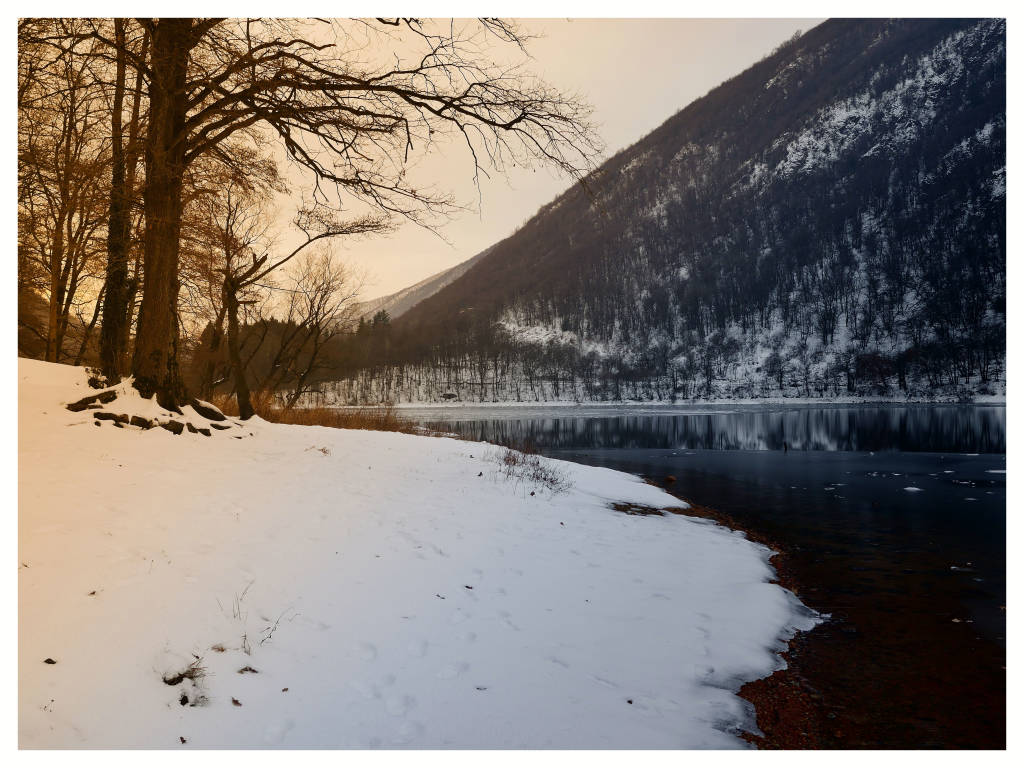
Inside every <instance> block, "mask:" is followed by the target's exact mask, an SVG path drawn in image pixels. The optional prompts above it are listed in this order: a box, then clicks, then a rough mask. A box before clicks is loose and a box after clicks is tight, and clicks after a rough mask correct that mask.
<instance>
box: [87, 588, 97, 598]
mask: <svg viewBox="0 0 1024 768" xmlns="http://www.w3.org/2000/svg"><path fill="white" fill-rule="evenodd" d="M95 595H96V590H95V589H94V590H93V591H92V592H90V593H89V594H88V595H86V597H93V596H95Z"/></svg>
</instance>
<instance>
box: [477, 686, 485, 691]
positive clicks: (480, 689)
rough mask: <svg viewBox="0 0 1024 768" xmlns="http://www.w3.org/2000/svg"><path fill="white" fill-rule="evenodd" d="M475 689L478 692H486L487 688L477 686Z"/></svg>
mask: <svg viewBox="0 0 1024 768" xmlns="http://www.w3.org/2000/svg"><path fill="white" fill-rule="evenodd" d="M476 689H477V690H478V691H486V690H487V686H486V685H478V686H477V687H476Z"/></svg>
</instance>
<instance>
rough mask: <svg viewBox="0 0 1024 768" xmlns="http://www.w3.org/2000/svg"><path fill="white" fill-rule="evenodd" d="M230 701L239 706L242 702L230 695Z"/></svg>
mask: <svg viewBox="0 0 1024 768" xmlns="http://www.w3.org/2000/svg"><path fill="white" fill-rule="evenodd" d="M231 703H232V704H234V705H235V706H236V707H240V706H242V702H240V701H239V700H238V699H236V698H235V697H234V696H232V697H231Z"/></svg>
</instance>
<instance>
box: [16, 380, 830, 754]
mask: <svg viewBox="0 0 1024 768" xmlns="http://www.w3.org/2000/svg"><path fill="white" fill-rule="evenodd" d="M18 373H19V533H18V535H19V542H18V546H19V569H18V576H19V579H18V582H19V629H18V632H19V657H18V676H19V682H18V685H19V690H18V696H19V723H18V727H19V742H20V744H21V746H22V747H143V746H145V747H164V748H170V747H175V748H181V749H187V748H192V747H213V746H232V747H259V746H274V747H277V746H283V747H321V746H326V747H375V746H380V747H397V746H403V747H445V746H448V747H483V748H486V747H577V748H606V747H636V748H645V747H661V748H678V747H710V748H726V747H740V746H743V745H744V742H743V741H742V740H741V739H740V738H738V736H737V735H736V733H737V731H738V730H740V729H744V728H746V729H749V728H752V727H753V724H752V722H751V720H750V717H751V712H750V709H749V707H748V705H746V704H745V702H743V701H742V700H741V699H739V698H738V697H737V696H736V695H735V693H734V692H735V691H736V690H737V689H738V687H739V685H740V684H741V682H742V681H746V680H751V679H755V678H759V677H762V676H764V675H767V674H769V673H770V672H771V671H773V670H774V669H776V668H778V667H779V666H780V665H781V661H780V659H779V657H778V655H777V651H778V650H779V649H780V648H781V647H782V644H783V642H784V640H785V639H786V638H788V637H789V636H791V634H792V633H793V632H794V631H795V630H797V629H807V628H810V627H811V626H812V625H813V624H814V622H815V619H814V618H813V617H812V616H811V615H810V612H809V611H807V610H806V609H805V608H803V606H801V605H800V604H799V602H798V601H797V600H796V598H794V597H793V596H792V595H791V594H790V593H789V592H787V591H786V590H784V589H782V588H781V587H779V586H777V585H774V584H771V583H769V580H770V579H771V578H772V575H773V574H772V571H771V568H770V567H769V565H768V563H767V557H768V554H769V552H768V551H767V550H766V549H765V548H763V547H761V546H759V545H757V544H754V543H752V542H750V541H748V540H747V539H746V538H744V537H743V536H742V535H741V534H739V533H736V532H733V531H729V530H727V529H725V528H722V527H720V526H717V525H714V524H712V523H710V522H707V521H704V520H700V519H696V518H690V517H686V516H682V515H664V516H660V517H659V516H641V515H627V514H624V513H622V512H618V511H615V510H614V509H612V508H611V506H610V505H611V503H612V502H616V501H618V502H629V503H632V504H641V505H651V506H654V507H663V506H678V504H679V502H678V500H676V499H675V498H673V497H671V496H669V495H667V494H665V493H663V492H662V491H660V490H658V489H656V488H654V487H652V486H649V485H646V484H644V483H642V482H641V481H639V480H638V479H636V478H634V477H632V476H630V475H626V474H621V473H618V472H614V471H611V470H605V469H598V468H591V467H584V466H579V465H574V464H570V463H566V462H558V461H553V460H547V459H540V460H539V461H540V462H542V464H543V467H544V468H546V469H549V470H553V471H555V472H556V473H558V474H560V476H561V478H562V479H564V480H566V481H567V482H568V483H569V484H571V487H569V488H568V489H567V490H563V491H562V492H559V493H552V492H551V490H549V489H548V488H547V487H546V486H544V485H543V484H540V483H537V482H535V481H533V480H530V479H523V478H519V479H517V478H515V477H513V478H511V479H509V478H507V477H506V474H505V472H504V471H503V469H502V468H501V465H500V463H499V461H498V459H499V458H500V456H501V454H500V453H499V450H498V449H497V448H495V447H493V446H489V445H486V444H481V443H469V442H463V441H458V440H452V439H446V438H433V437H417V436H411V435H404V434H393V433H378V432H361V431H346V430H333V429H327V428H319V427H296V426H284V425H274V424H268V423H265V422H261V421H259V420H254V421H253V422H252V423H250V424H247V425H246V428H245V430H244V431H238V430H237V429H232V430H228V431H226V432H223V433H214V434H213V436H211V437H204V436H202V435H199V434H188V433H185V434H182V435H180V436H175V435H172V434H171V433H170V432H168V431H165V430H163V429H152V430H149V431H143V430H141V429H138V428H135V427H127V428H123V429H118V428H115V427H114V425H113V423H111V422H104V423H103V425H102V426H101V427H97V426H95V425H94V422H93V418H92V417H91V415H90V413H89V412H83V413H71V412H69V411H67V410H66V409H65V408H64V407H63V405H62V403H66V402H69V401H72V400H75V399H77V398H78V397H81V396H83V395H87V394H89V393H90V390H88V388H87V386H86V384H85V375H84V371H83V370H82V369H76V368H72V367H68V366H57V365H52V364H46V363H40V362H36V361H28V360H20V361H19V368H18ZM110 408H111V410H113V411H116V412H119V413H121V412H126V411H130V412H134V411H141V410H145V409H147V408H148V409H149V410H150V411H152V410H153V409H154V408H155V406H154V404H148V403H147V404H143V403H141V402H140V401H138V399H137V398H135V400H134V402H133V401H132V399H131V398H130V397H128V396H122V397H120V398H119V399H118V400H117V401H115V402H114V403H113V404H111V406H110ZM250 432H251V433H252V434H251V435H250V434H249V433H250ZM233 434H238V435H241V436H242V437H243V439H241V440H236V439H233ZM47 660H48V661H47ZM50 662H55V663H50ZM182 673H186V675H188V676H186V677H184V678H182V677H181V675H182ZM189 676H191V678H190V677H189ZM165 678H166V679H169V680H170V682H171V683H174V684H173V685H171V684H167V683H165V681H164V679H165ZM176 678H177V679H176Z"/></svg>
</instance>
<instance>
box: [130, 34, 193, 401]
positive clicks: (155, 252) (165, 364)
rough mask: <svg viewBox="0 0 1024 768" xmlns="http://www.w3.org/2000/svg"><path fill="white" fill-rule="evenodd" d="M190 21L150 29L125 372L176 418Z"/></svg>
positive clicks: (181, 388) (181, 389)
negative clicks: (142, 225) (132, 314)
mask: <svg viewBox="0 0 1024 768" xmlns="http://www.w3.org/2000/svg"><path fill="white" fill-rule="evenodd" d="M191 28H192V20H191V19H160V20H158V21H156V22H154V25H153V39H152V52H153V53H152V64H151V69H152V77H151V79H150V84H149V130H148V135H147V137H146V187H145V191H144V193H143V202H144V209H145V214H146V234H145V241H144V249H143V272H144V274H145V280H144V281H143V288H142V304H141V305H140V307H139V321H138V329H137V332H136V338H135V355H134V358H133V360H132V369H133V373H134V374H135V386H136V388H137V389H138V390H139V392H140V393H141V394H142V395H143V396H144V397H151V396H153V395H154V394H155V395H156V397H157V402H159V403H160V405H162V406H163V407H164V408H168V409H173V410H177V409H178V406H179V405H181V404H183V403H185V402H187V400H188V394H187V392H186V391H185V384H184V382H183V381H182V379H181V372H180V370H179V368H178V313H177V309H178V306H177V305H178V288H179V282H178V251H179V239H180V235H181V211H182V200H181V191H182V178H183V175H184V171H185V139H186V136H185V107H186V103H185V102H186V94H185V82H186V76H187V68H188V57H189V50H190V48H191V46H192V34H191Z"/></svg>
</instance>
